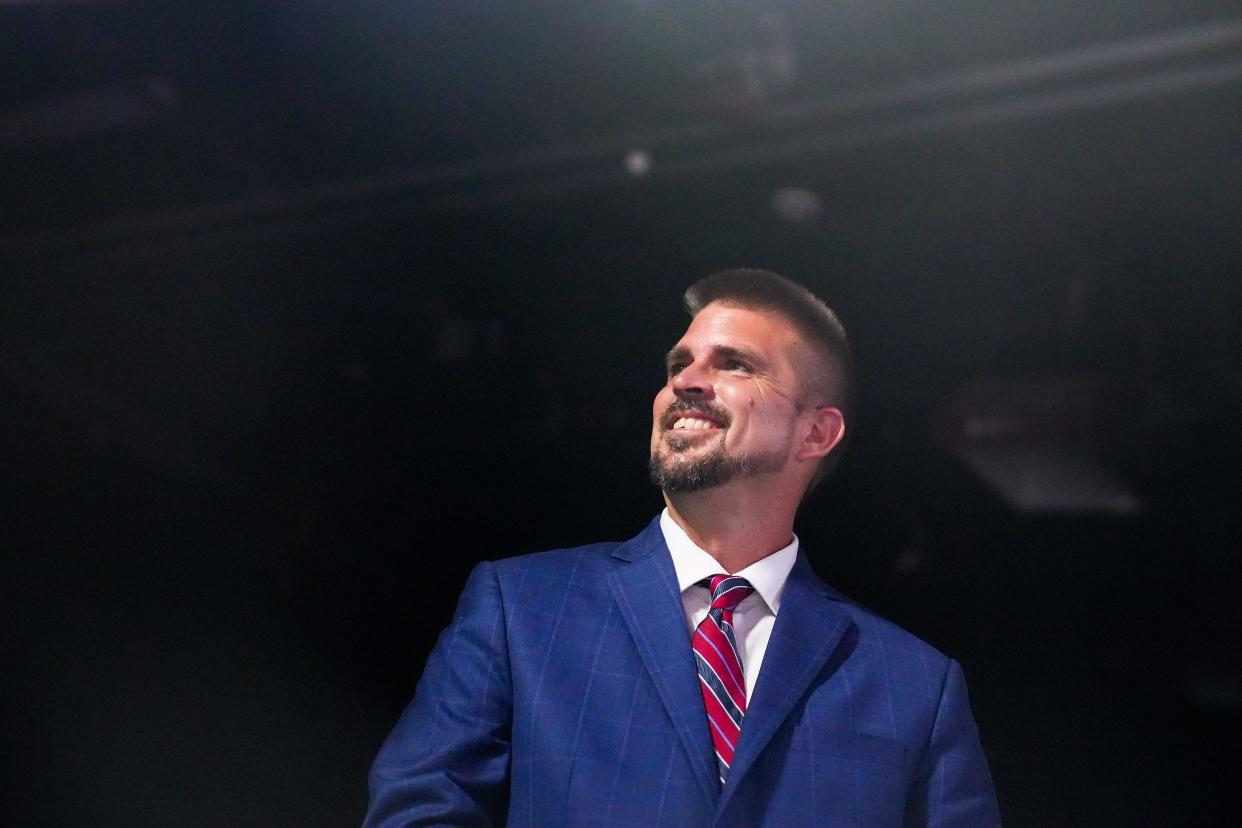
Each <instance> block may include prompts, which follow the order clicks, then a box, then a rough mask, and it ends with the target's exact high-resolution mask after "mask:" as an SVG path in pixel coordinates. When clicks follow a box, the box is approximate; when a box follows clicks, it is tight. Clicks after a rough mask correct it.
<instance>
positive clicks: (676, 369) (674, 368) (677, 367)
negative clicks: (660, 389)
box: [668, 362, 686, 377]
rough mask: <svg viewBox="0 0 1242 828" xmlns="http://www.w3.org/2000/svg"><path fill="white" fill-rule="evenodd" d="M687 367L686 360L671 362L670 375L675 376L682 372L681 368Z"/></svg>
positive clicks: (669, 366) (669, 365)
mask: <svg viewBox="0 0 1242 828" xmlns="http://www.w3.org/2000/svg"><path fill="white" fill-rule="evenodd" d="M685 367H686V364H685V363H684V362H670V363H669V364H668V375H669V376H670V377H675V376H677V375H678V374H680V373H681V370H682V369H683V368H685Z"/></svg>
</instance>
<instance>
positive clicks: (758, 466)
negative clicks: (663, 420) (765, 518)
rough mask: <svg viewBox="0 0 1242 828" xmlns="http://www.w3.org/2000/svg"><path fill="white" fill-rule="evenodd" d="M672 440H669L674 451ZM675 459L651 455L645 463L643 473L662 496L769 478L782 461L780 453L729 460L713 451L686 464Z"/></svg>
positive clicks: (722, 454)
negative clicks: (755, 477)
mask: <svg viewBox="0 0 1242 828" xmlns="http://www.w3.org/2000/svg"><path fill="white" fill-rule="evenodd" d="M676 439H677V438H676V437H669V442H670V443H673V444H674V446H673V447H674V448H675V449H679V448H682V447H683V446H684V443H683V444H682V445H681V446H678V445H676V444H675V442H674V441H676ZM677 459H678V457H677V455H676V454H673V455H671V456H670V455H665V456H661V455H660V454H658V453H655V452H653V453H652V455H651V457H650V459H648V461H647V473H648V475H650V477H651V482H652V483H654V484H656V485H657V486H659V487H660V488H661V489H663V490H664V491H666V492H699V491H702V490H704V489H711V488H713V487H715V486H723V485H724V484H725V483H728V482H730V481H732V480H736V479H738V478H741V477H747V476H749V475H753V474H771V473H773V472H778V471H780V470H781V469H783V468H784V467H785V457H784V455H783V454H780V453H773V454H744V455H741V456H739V457H730V456H729V455H727V454H725V453H724V451H723V450H721V449H716V450H714V451H711V452H709V453H708V454H705V455H703V456H702V457H698V458H695V459H694V460H689V461H686V462H677Z"/></svg>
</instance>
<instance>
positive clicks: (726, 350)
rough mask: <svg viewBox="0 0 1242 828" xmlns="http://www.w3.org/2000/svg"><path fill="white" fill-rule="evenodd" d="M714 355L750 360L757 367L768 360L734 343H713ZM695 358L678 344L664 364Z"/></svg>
mask: <svg viewBox="0 0 1242 828" xmlns="http://www.w3.org/2000/svg"><path fill="white" fill-rule="evenodd" d="M709 353H711V354H712V355H713V356H716V357H723V358H724V359H737V360H741V361H742V362H748V363H750V364H751V365H754V366H756V367H760V366H766V365H767V364H768V361H767V360H766V359H764V358H763V357H762V356H760V355H759V354H758V353H756V352H755V351H751V350H748V349H746V348H738V347H736V346H733V345H713V346H712V347H711V349H710V351H709ZM692 359H693V357H692V356H691V354H690V349H689V348H686V347H684V346H682V345H676V346H674V347H673V348H672V349H670V350H669V352H668V353H667V354H665V355H664V364H665V365H672V364H673V363H675V362H689V361H691V360H692Z"/></svg>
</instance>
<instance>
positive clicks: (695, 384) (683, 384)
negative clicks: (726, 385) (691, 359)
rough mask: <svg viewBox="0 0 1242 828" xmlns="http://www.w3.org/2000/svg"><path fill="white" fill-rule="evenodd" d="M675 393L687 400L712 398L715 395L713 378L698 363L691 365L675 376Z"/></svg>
mask: <svg viewBox="0 0 1242 828" xmlns="http://www.w3.org/2000/svg"><path fill="white" fill-rule="evenodd" d="M673 393H674V394H676V395H677V396H678V397H685V398H690V397H693V398H695V399H701V398H703V397H711V396H712V394H713V391H712V383H711V377H710V376H709V375H708V372H707V371H706V370H705V369H704V368H702V367H700V366H699V365H698V364H697V363H691V364H689V365H687V366H686V367H685V368H682V369H681V370H680V371H678V372H677V374H676V375H674V377H673Z"/></svg>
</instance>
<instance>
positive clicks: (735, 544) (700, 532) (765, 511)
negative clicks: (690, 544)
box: [664, 486, 797, 573]
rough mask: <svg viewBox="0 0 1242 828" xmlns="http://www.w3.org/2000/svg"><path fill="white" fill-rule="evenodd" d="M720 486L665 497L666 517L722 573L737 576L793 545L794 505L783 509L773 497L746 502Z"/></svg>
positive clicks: (742, 494)
mask: <svg viewBox="0 0 1242 828" xmlns="http://www.w3.org/2000/svg"><path fill="white" fill-rule="evenodd" d="M731 489H732V487H730V486H721V487H717V488H715V489H708V490H705V491H701V492H693V493H676V494H669V493H668V492H665V494H664V502H665V503H667V504H668V513H669V516H670V517H671V518H672V519H673V520H674V521H675V522H676V523H677V525H678V526H680V527H681V528H682V529H683V530H685V532H686V534H687V535H689V536H690V540H692V541H694V542H695V544H697V545H698V546H699V548H701V549H703V550H704V551H706V552H707V553H708V554H710V555H711V556H712V557H713V558H715V559H716V560H717V561H719V562H720V565H721V566H722V567H724V569H725V571H726V572H729V573H734V572H740V571H741V570H743V569H745V568H746V567H748V566H750V565H751V564H753V563H754V562H755V561H758V560H760V559H762V558H766V557H767V556H768V555H771V554H772V553H773V552H776V551H778V550H780V549H783V548H784V547H786V546H788V545H789V542H790V541H791V540H793V519H794V513H795V512H796V511H797V504H796V503H794V504H793V506H792V507H783V508H782V506H781V504H779V503H773V502H772V498H771V497H763V498H760V499H761V500H762V502H758V500H759V499H756V498H754V497H748V496H747V493H746V492H745V491H744V490H743V491H731Z"/></svg>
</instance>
